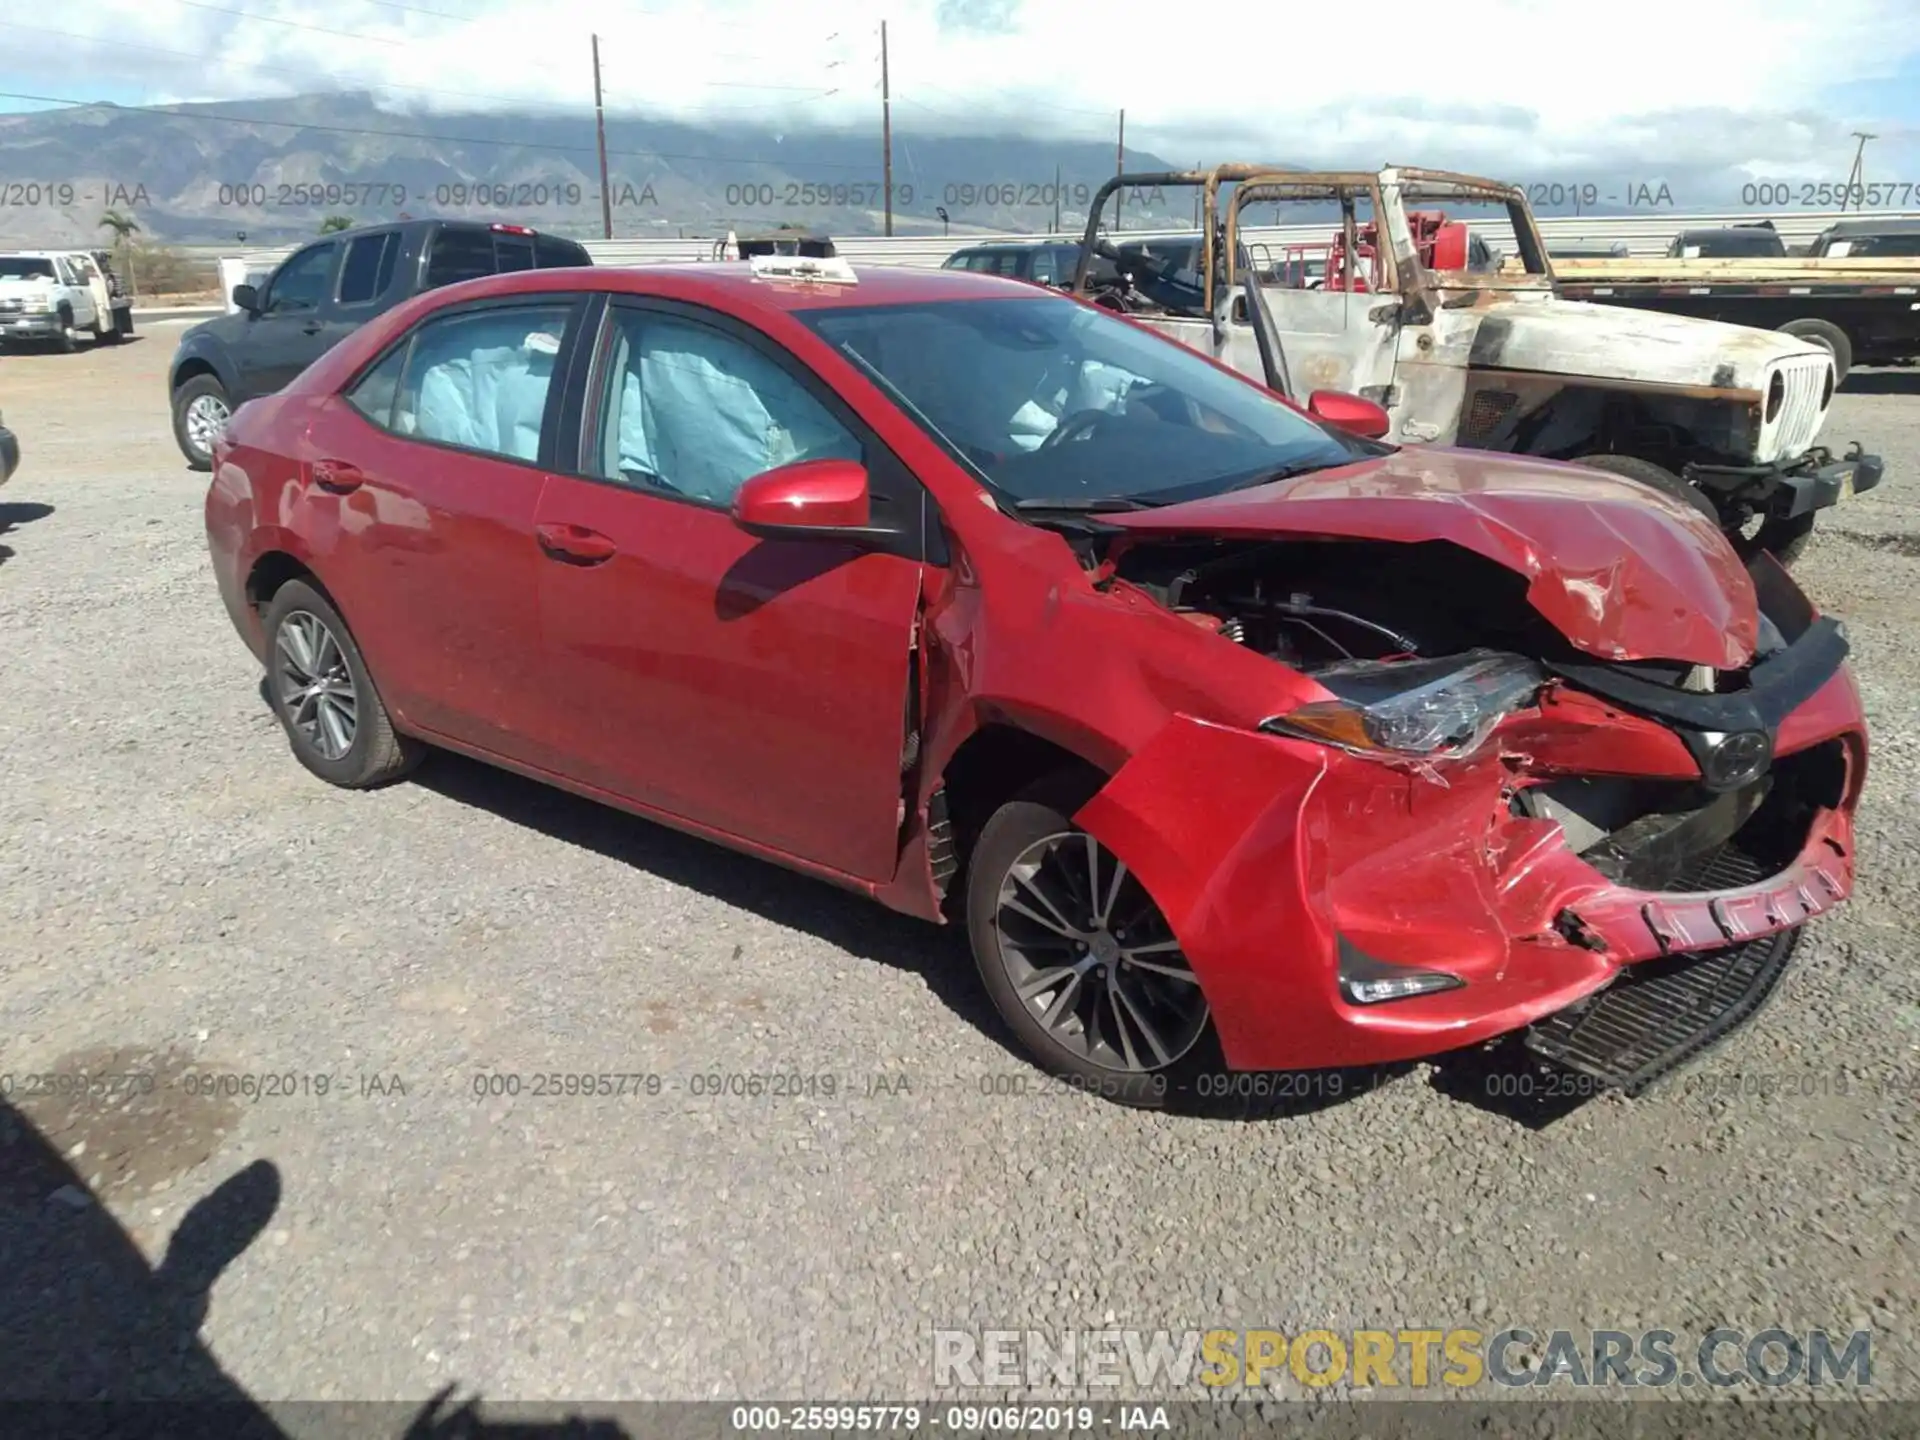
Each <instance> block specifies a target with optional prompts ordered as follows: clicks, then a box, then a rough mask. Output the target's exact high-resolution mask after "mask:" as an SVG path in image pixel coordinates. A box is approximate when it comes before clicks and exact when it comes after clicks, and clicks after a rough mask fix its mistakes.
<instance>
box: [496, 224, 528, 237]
mask: <svg viewBox="0 0 1920 1440" xmlns="http://www.w3.org/2000/svg"><path fill="white" fill-rule="evenodd" d="M493 229H494V231H495V232H496V233H498V234H501V235H531V234H533V231H532V230H531V229H529V228H528V227H527V226H525V225H501V224H498V223H496V224H495V225H494V226H493Z"/></svg>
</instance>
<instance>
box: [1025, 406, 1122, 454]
mask: <svg viewBox="0 0 1920 1440" xmlns="http://www.w3.org/2000/svg"><path fill="white" fill-rule="evenodd" d="M1107 418H1108V412H1107V411H1105V410H1076V411H1074V412H1073V414H1071V415H1069V416H1068V417H1067V418H1066V419H1064V420H1062V421H1061V422H1060V423H1059V424H1058V425H1056V426H1054V427H1053V429H1052V431H1051V432H1050V433H1049V434H1048V435H1047V438H1046V439H1044V440H1042V441H1041V442H1040V444H1039V447H1038V448H1039V449H1041V450H1051V449H1053V447H1054V446H1056V445H1064V444H1066V443H1067V441H1069V440H1079V439H1082V438H1084V437H1085V436H1088V435H1091V434H1092V433H1093V432H1094V430H1095V429H1097V428H1098V427H1099V424H1100V422H1101V421H1102V420H1105V419H1107Z"/></svg>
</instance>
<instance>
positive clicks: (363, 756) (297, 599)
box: [265, 580, 423, 790]
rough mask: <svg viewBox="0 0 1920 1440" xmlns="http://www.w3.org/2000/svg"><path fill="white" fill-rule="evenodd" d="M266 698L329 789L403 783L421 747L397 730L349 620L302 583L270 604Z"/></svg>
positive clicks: (293, 583)
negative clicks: (345, 619) (399, 780)
mask: <svg viewBox="0 0 1920 1440" xmlns="http://www.w3.org/2000/svg"><path fill="white" fill-rule="evenodd" d="M265 629H266V635H267V694H268V698H269V699H270V701H271V702H272V704H273V713H274V714H275V715H276V716H278V717H279V719H280V724H281V725H282V726H283V727H284V728H285V730H286V732H287V741H288V743H289V744H290V745H291V746H292V747H293V754H294V758H295V759H296V760H298V761H299V762H300V763H301V764H302V765H304V766H306V767H307V769H309V770H311V771H312V772H313V773H314V774H315V775H318V776H319V777H320V778H321V779H322V780H325V781H326V782H327V783H328V784H330V785H338V786H340V787H342V788H343V789H347V790H367V789H371V788H372V787H374V786H376V785H384V784H387V783H388V782H390V781H393V780H397V779H399V778H400V777H401V776H402V775H404V774H406V773H407V771H409V770H411V769H412V768H413V767H414V766H415V765H417V764H418V763H419V762H420V757H421V754H422V753H423V752H422V747H421V746H420V744H419V742H418V741H414V740H409V739H408V738H407V737H405V736H403V735H401V734H399V733H397V732H396V731H395V730H394V728H393V722H392V721H391V720H390V719H389V718H388V716H387V707H386V706H385V705H384V704H382V703H381V700H380V693H379V691H377V690H376V689H374V685H373V677H372V676H371V675H369V674H368V673H367V664H366V661H365V660H363V659H362V658H361V655H360V647H359V646H358V645H356V644H354V643H353V636H352V634H351V633H350V632H349V631H348V630H347V622H346V621H344V620H342V619H341V618H340V612H339V611H338V610H336V609H334V608H333V605H332V602H330V601H329V600H328V599H327V597H326V596H324V595H322V594H321V593H320V592H319V591H318V590H317V589H315V588H314V587H313V586H312V585H309V584H308V583H307V582H306V581H304V580H289V581H288V582H287V583H286V584H285V585H282V586H281V587H280V588H279V590H277V591H276V592H274V597H273V602H272V603H271V604H270V605H268V606H267V616H266V624H265Z"/></svg>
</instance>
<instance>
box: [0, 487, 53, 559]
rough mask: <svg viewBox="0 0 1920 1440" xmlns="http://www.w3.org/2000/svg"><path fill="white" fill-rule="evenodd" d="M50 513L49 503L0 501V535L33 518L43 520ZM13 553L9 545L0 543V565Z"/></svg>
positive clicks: (27, 522) (26, 523)
mask: <svg viewBox="0 0 1920 1440" xmlns="http://www.w3.org/2000/svg"><path fill="white" fill-rule="evenodd" d="M51 514H53V506H51V505H41V504H38V503H27V502H17V503H14V504H4V503H0V535H5V534H7V533H8V532H9V531H11V530H14V529H16V528H17V527H19V526H21V525H31V524H32V523H33V522H34V521H35V520H44V519H46V518H47V516H49V515H51ZM14 553H15V552H14V549H13V547H12V546H11V545H5V544H0V565H4V564H5V563H6V562H7V561H9V560H11V559H12V558H13V557H14Z"/></svg>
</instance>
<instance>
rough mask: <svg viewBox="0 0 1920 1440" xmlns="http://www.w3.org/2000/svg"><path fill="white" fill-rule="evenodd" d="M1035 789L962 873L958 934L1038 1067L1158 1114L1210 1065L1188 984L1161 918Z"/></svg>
mask: <svg viewBox="0 0 1920 1440" xmlns="http://www.w3.org/2000/svg"><path fill="white" fill-rule="evenodd" d="M1068 808H1069V807H1068V806H1066V805H1065V804H1064V803H1063V802H1062V800H1061V799H1060V798H1059V797H1058V796H1057V794H1055V793H1052V792H1050V791H1048V790H1047V789H1045V788H1043V789H1040V790H1036V791H1030V792H1028V793H1027V794H1026V795H1024V796H1022V797H1020V798H1018V799H1015V800H1012V801H1009V802H1008V803H1007V804H1005V805H1002V806H1001V807H1000V809H999V810H997V811H996V812H994V815H993V817H992V818H991V819H990V820H988V822H987V824H986V826H985V828H984V829H983V830H982V831H981V832H980V838H979V840H978V842H977V843H976V844H975V846H974V847H973V855H972V857H971V859H970V861H969V864H968V872H967V933H968V937H969V939H970V940H971V941H972V945H973V956H974V962H975V964H977V965H978V966H979V969H980V978H981V980H982V982H983V983H984V984H985V985H986V988H987V993H988V995H989V996H991V997H992V999H993V1003H994V1006H995V1008H996V1009H998V1010H999V1012H1000V1014H1001V1016H1002V1018H1003V1019H1005V1020H1006V1022H1007V1024H1008V1025H1009V1026H1011V1027H1012V1029H1013V1031H1014V1033H1015V1034H1016V1035H1017V1036H1019V1038H1020V1041H1021V1044H1022V1045H1024V1046H1025V1047H1026V1050H1027V1052H1028V1054H1030V1055H1031V1056H1032V1057H1033V1059H1034V1060H1035V1061H1037V1062H1038V1063H1039V1065H1040V1066H1041V1068H1042V1069H1044V1070H1046V1071H1048V1072H1049V1073H1050V1074H1053V1075H1056V1076H1059V1077H1060V1078H1061V1079H1063V1080H1065V1081H1067V1082H1068V1083H1069V1084H1071V1085H1073V1086H1075V1087H1077V1088H1082V1089H1085V1090H1087V1091H1089V1092H1091V1093H1093V1094H1097V1095H1100V1096H1103V1097H1105V1098H1107V1099H1111V1100H1116V1101H1119V1102H1120V1103H1122V1104H1126V1105H1134V1106H1139V1107H1142V1108H1152V1109H1158V1108H1163V1107H1165V1106H1167V1105H1169V1104H1171V1103H1174V1102H1175V1101H1176V1100H1178V1099H1179V1098H1180V1096H1181V1094H1182V1093H1183V1092H1184V1090H1185V1089H1186V1088H1187V1086H1186V1084H1185V1081H1186V1079H1187V1078H1188V1077H1189V1076H1190V1075H1191V1074H1193V1073H1195V1072H1196V1071H1197V1070H1198V1068H1199V1067H1200V1066H1202V1065H1206V1064H1214V1065H1217V1064H1218V1063H1219V1050H1218V1045H1217V1042H1216V1040H1215V1036H1214V1028H1213V1020H1212V1015H1211V1012H1210V1011H1209V1009H1208V1006H1207V997H1206V995H1205V993H1204V992H1203V991H1202V990H1201V988H1200V982H1199V980H1198V978H1197V977H1196V976H1195V975H1194V973H1193V969H1192V967H1191V966H1189V965H1188V963H1187V960H1186V957H1185V956H1184V955H1183V954H1182V953H1181V949H1180V942H1179V941H1178V940H1177V939H1175V938H1174V935H1173V931H1172V929H1171V927H1170V926H1169V925H1168V924H1167V921H1166V917H1165V916H1163V915H1162V914H1161V913H1160V907H1159V906H1158V905H1156V904H1155V903H1154V900H1153V897H1152V896H1150V895H1148V894H1147V892H1146V889H1145V887H1143V886H1142V885H1141V884H1140V881H1139V879H1138V877H1136V876H1135V875H1133V874H1132V873H1131V872H1130V871H1129V870H1128V869H1127V867H1126V866H1125V865H1124V864H1123V863H1122V862H1121V861H1120V860H1119V859H1118V858H1117V857H1116V856H1114V855H1113V854H1112V853H1111V852H1110V851H1109V850H1108V849H1107V848H1106V847H1105V846H1104V845H1102V844H1101V843H1100V842H1099V841H1098V840H1096V839H1095V838H1094V837H1093V836H1091V835H1089V834H1087V833H1086V832H1085V831H1084V830H1079V829H1077V828H1075V826H1074V824H1073V822H1072V820H1071V819H1070V818H1069V816H1068V813H1067V809H1068Z"/></svg>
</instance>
